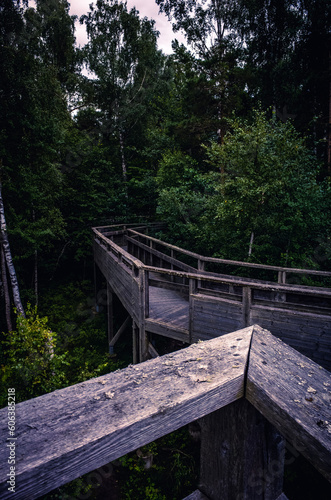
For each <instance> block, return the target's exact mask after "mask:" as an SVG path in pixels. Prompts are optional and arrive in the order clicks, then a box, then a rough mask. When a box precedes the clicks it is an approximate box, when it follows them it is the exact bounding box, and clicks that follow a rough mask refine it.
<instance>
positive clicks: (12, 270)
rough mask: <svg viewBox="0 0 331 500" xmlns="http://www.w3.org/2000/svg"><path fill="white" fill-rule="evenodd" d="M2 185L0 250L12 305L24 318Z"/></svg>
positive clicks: (0, 194) (0, 187) (0, 199)
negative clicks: (11, 296)
mask: <svg viewBox="0 0 331 500" xmlns="http://www.w3.org/2000/svg"><path fill="white" fill-rule="evenodd" d="M1 191H2V185H1V182H0V232H1V239H2V248H3V252H4V256H5V260H6V264H7V269H8V272H9V277H10V283H11V287H12V291H13V299H14V304H15V307H16V310H17V312H18V314H22V316H24V317H25V313H24V309H23V306H22V302H21V296H20V291H19V287H18V281H17V276H16V272H15V267H14V263H13V259H12V255H11V251H10V245H9V241H8V235H7V226H6V218H5V209H4V205H3V200H2V193H1Z"/></svg>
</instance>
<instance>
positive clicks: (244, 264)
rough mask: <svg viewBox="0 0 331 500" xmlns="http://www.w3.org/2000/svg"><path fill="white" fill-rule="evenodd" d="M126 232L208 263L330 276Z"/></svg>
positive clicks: (330, 275) (326, 273)
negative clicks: (207, 252)
mask: <svg viewBox="0 0 331 500" xmlns="http://www.w3.org/2000/svg"><path fill="white" fill-rule="evenodd" d="M128 233H132V234H136V235H139V236H142V237H144V238H146V239H147V240H150V241H153V242H154V243H158V244H159V245H163V246H164V247H166V248H169V249H172V250H176V251H177V252H180V253H182V254H184V255H187V256H189V257H193V258H195V259H198V260H200V261H201V262H210V263H214V264H229V265H235V266H238V267H249V268H254V269H264V270H268V271H279V272H286V273H295V274H311V275H315V276H324V277H331V272H328V271H318V270H315V269H301V268H292V267H282V266H271V265H268V264H256V263H253V262H244V261H237V260H230V259H220V258H218V257H205V256H204V255H200V254H197V253H195V252H191V251H189V250H185V249H184V248H180V247H178V246H176V245H172V244H170V243H166V242H164V241H162V240H159V239H157V238H154V237H152V236H149V235H146V234H142V233H139V232H138V231H136V230H134V229H128Z"/></svg>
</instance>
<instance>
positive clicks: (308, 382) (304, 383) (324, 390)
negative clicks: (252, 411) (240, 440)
mask: <svg viewBox="0 0 331 500" xmlns="http://www.w3.org/2000/svg"><path fill="white" fill-rule="evenodd" d="M330 388H331V373H329V372H328V371H327V370H325V369H324V368H322V367H321V366H319V365H317V364H316V363H314V362H313V361H311V360H310V359H308V358H307V357H305V356H303V355H302V354H300V353H298V352H297V351H295V350H294V349H292V348H291V347H289V346H288V345H286V344H284V343H283V342H282V341H281V340H280V339H277V338H275V337H273V336H272V335H271V334H270V333H269V332H268V331H266V330H263V329H262V328H260V327H257V326H255V327H254V333H253V337H252V345H251V349H250V357H249V367H248V375H247V387H246V397H247V399H248V400H249V401H250V402H251V403H252V404H253V405H254V406H255V407H256V408H257V409H258V410H259V411H260V412H261V413H262V414H263V415H264V416H265V418H267V419H268V420H269V421H270V422H271V423H272V424H273V425H274V426H275V427H276V428H277V429H278V430H279V431H280V432H281V433H282V434H283V435H284V436H285V437H286V439H287V440H288V441H289V442H291V443H292V444H293V446H294V447H295V448H296V449H297V450H298V451H299V452H300V453H302V455H304V456H305V457H306V458H307V459H308V460H309V461H310V462H311V463H312V464H313V465H314V466H315V467H316V468H317V469H318V470H319V471H320V472H321V473H322V474H323V475H324V476H325V477H326V478H327V479H328V480H329V481H331V467H330V465H331V422H330V419H329V418H328V416H330V413H331V391H330Z"/></svg>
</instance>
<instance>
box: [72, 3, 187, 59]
mask: <svg viewBox="0 0 331 500" xmlns="http://www.w3.org/2000/svg"><path fill="white" fill-rule="evenodd" d="M69 3H70V5H71V7H70V14H71V15H77V16H78V18H79V17H80V16H81V15H83V14H87V12H88V11H89V5H90V4H91V3H92V0H69ZM94 3H95V0H94ZM127 6H128V10H131V9H132V7H136V9H137V10H138V11H139V14H140V17H148V18H149V19H154V20H155V21H156V25H155V27H156V29H157V31H159V32H160V36H159V38H158V48H159V49H161V50H163V52H164V53H166V54H170V53H171V52H172V50H171V40H173V39H175V38H177V40H178V41H179V42H184V36H183V35H182V34H181V33H173V31H172V28H171V23H170V22H169V21H168V19H167V17H166V16H165V15H164V14H159V7H158V5H156V3H155V0H127ZM75 34H76V41H77V45H80V46H83V45H84V44H85V43H86V41H87V38H86V32H85V27H84V26H81V25H80V24H79V22H78V21H76V32H75Z"/></svg>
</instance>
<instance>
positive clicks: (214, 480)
mask: <svg viewBox="0 0 331 500" xmlns="http://www.w3.org/2000/svg"><path fill="white" fill-rule="evenodd" d="M199 424H200V427H201V456H200V481H199V489H200V490H201V491H202V492H203V493H204V494H206V495H207V497H208V498H209V499H210V500H220V499H222V500H232V499H237V498H238V499H239V498H240V500H262V499H263V500H277V499H278V497H279V495H280V494H281V493H282V491H283V472H284V457H285V441H284V439H283V438H282V436H281V435H280V434H279V432H277V431H276V429H275V428H274V427H273V425H272V424H270V423H269V422H268V421H267V420H266V419H265V418H264V417H263V416H262V415H261V414H260V413H259V412H258V411H257V410H256V409H255V408H254V407H253V406H252V405H251V404H250V403H249V402H248V401H247V400H245V399H241V400H240V401H235V402H234V403H232V404H230V405H228V406H226V407H225V408H222V409H220V410H217V411H216V412H214V413H211V414H209V415H207V416H206V417H204V418H203V419H200V420H199Z"/></svg>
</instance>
